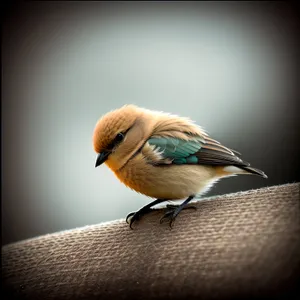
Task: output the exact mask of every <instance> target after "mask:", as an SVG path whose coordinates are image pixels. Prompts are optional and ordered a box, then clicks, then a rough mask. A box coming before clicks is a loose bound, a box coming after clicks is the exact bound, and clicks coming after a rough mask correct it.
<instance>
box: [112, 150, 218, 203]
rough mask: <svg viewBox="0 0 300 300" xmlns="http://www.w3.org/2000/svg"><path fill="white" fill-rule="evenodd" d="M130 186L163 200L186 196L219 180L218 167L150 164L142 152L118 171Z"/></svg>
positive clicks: (116, 172) (121, 179)
mask: <svg viewBox="0 0 300 300" xmlns="http://www.w3.org/2000/svg"><path fill="white" fill-rule="evenodd" d="M114 173H115V175H116V176H117V177H118V178H119V180H120V181H121V182H123V183H124V184H125V185H126V186H128V187H129V188H131V189H133V190H135V191H136V192H139V193H142V194H144V195H146V196H149V197H152V198H159V199H170V200H172V199H173V200H175V199H183V198H186V197H188V196H190V195H196V194H198V193H199V192H201V190H204V189H205V188H206V187H207V186H208V185H210V184H211V183H212V181H214V180H216V178H215V170H214V169H213V168H212V167H209V166H200V165H165V166H157V165H152V164H149V163H148V162H147V161H146V160H145V158H144V157H143V155H142V154H138V155H137V156H135V157H134V158H133V159H131V160H130V161H128V163H127V164H126V165H125V166H124V167H123V168H121V169H119V170H117V171H115V172H114Z"/></svg>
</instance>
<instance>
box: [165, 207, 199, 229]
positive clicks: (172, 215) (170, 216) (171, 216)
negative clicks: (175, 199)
mask: <svg viewBox="0 0 300 300" xmlns="http://www.w3.org/2000/svg"><path fill="white" fill-rule="evenodd" d="M166 209H167V210H166V212H165V214H164V216H163V217H162V218H161V219H160V223H163V222H165V221H169V225H170V228H171V229H172V228H173V223H174V221H175V219H176V217H177V216H178V214H179V213H180V212H181V211H182V210H184V209H195V210H196V209H197V207H196V206H193V205H191V206H187V207H182V206H180V205H175V204H167V205H166Z"/></svg>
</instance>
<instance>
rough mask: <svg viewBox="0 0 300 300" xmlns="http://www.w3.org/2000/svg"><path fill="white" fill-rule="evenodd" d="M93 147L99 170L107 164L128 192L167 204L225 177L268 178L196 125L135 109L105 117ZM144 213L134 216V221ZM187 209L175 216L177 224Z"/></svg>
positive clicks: (130, 108)
mask: <svg viewBox="0 0 300 300" xmlns="http://www.w3.org/2000/svg"><path fill="white" fill-rule="evenodd" d="M93 145H94V149H95V151H96V152H97V153H99V156H98V159H97V163H96V166H97V165H100V164H101V163H103V162H105V163H106V164H107V166H108V167H109V168H110V169H111V170H112V171H113V172H114V173H115V175H116V176H117V177H118V178H119V179H120V181H121V182H123V183H124V184H125V185H126V186H128V187H130V188H131V189H133V190H135V191H137V192H139V193H142V194H144V195H146V196H149V197H153V198H157V199H160V200H161V201H165V200H176V199H183V198H187V197H191V198H193V197H194V196H196V195H199V194H201V193H203V192H205V191H206V190H207V189H208V188H209V187H210V186H211V185H212V184H213V183H214V182H216V181H217V180H219V179H220V178H223V177H228V176H234V175H237V174H254V175H259V176H262V177H264V178H267V176H266V175H265V174H264V173H263V172H262V171H261V170H258V169H255V168H252V167H250V164H249V163H247V162H245V161H243V160H241V159H240V158H239V157H238V155H239V153H238V152H236V151H234V150H232V149H229V148H227V147H225V146H223V145H221V144H220V143H219V142H217V141H215V140H214V139H212V138H211V137H209V135H208V134H207V133H206V132H205V131H204V130H203V129H202V128H201V127H200V126H198V125H196V124H195V123H194V122H192V121H191V120H190V119H188V118H183V117H179V116H176V115H171V114H167V113H163V112H157V111H151V110H147V109H143V108H140V107H137V106H135V105H125V106H123V107H121V108H120V109H117V110H114V111H112V112H109V113H107V114H106V115H104V116H103V117H102V118H101V119H100V120H99V121H98V122H97V124H96V126H95V129H94V134H93ZM187 200H188V199H187ZM190 200H191V199H190ZM150 207H151V206H149V208H147V211H149V209H150ZM182 208H183V207H181V209H182ZM143 209H144V208H143ZM143 209H141V210H140V211H139V212H137V213H136V214H135V215H134V214H133V219H134V221H135V220H136V219H138V218H139V217H140V216H137V214H139V215H142V213H141V211H142V212H144V211H143ZM181 209H179V211H178V209H175V211H177V213H175V212H174V213H173V214H172V213H171V214H169V215H170V216H171V217H170V219H171V222H172V221H174V219H175V217H176V215H177V214H178V213H179V212H180V210H181ZM147 211H145V212H147ZM134 217H135V218H134Z"/></svg>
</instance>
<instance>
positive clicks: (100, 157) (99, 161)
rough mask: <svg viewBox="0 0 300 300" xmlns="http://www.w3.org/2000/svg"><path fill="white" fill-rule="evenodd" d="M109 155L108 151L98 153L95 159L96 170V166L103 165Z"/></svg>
mask: <svg viewBox="0 0 300 300" xmlns="http://www.w3.org/2000/svg"><path fill="white" fill-rule="evenodd" d="M109 154H110V151H103V152H101V153H99V154H98V156H97V159H96V164H95V168H97V167H98V166H100V165H101V164H103V163H104V162H105V161H106V160H107V158H108V155H109Z"/></svg>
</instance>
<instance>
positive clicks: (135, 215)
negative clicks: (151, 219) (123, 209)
mask: <svg viewBox="0 0 300 300" xmlns="http://www.w3.org/2000/svg"><path fill="white" fill-rule="evenodd" d="M164 201H166V200H165V199H156V200H154V201H152V202H150V203H149V204H147V205H145V206H143V207H142V208H141V209H140V210H138V211H137V212H132V213H130V214H128V216H127V217H126V222H127V223H128V224H129V226H130V228H131V229H132V224H133V223H134V222H135V221H137V220H139V219H140V218H141V217H142V216H143V215H145V214H147V213H149V212H150V211H151V210H152V208H151V207H152V206H154V205H156V204H159V203H161V202H164ZM129 218H130V220H128V219H129Z"/></svg>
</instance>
